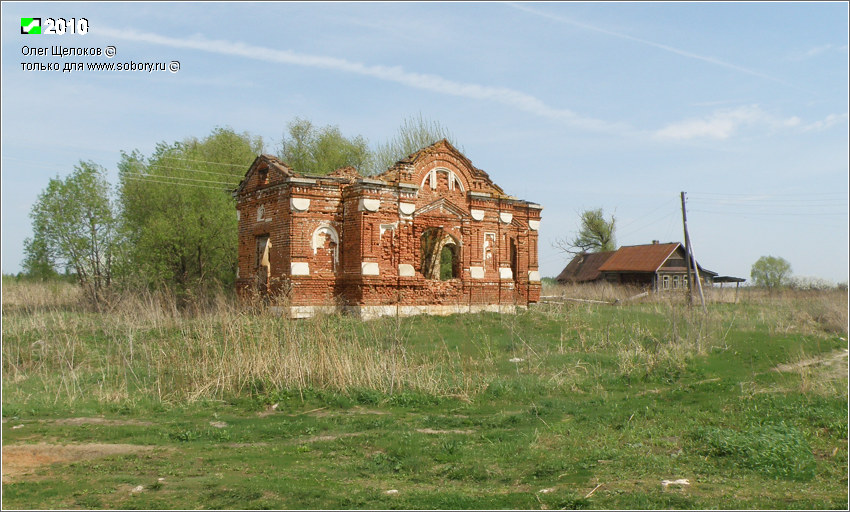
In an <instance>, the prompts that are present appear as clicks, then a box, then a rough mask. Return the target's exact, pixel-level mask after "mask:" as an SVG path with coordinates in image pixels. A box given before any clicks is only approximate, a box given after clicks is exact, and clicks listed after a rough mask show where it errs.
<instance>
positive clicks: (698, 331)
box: [2, 281, 848, 509]
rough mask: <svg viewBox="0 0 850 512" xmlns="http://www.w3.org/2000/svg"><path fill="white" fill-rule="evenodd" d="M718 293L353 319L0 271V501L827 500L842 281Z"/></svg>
mask: <svg viewBox="0 0 850 512" xmlns="http://www.w3.org/2000/svg"><path fill="white" fill-rule="evenodd" d="M730 291H731V290H724V291H722V295H723V297H719V296H717V295H718V293H717V292H720V291H719V290H712V294H709V295H710V296H709V299H710V301H709V304H708V313H707V314H705V313H703V312H702V310H701V308H699V307H695V308H688V307H687V306H686V304H685V303H684V301H683V298H682V297H681V296H669V295H668V296H651V297H648V298H643V299H639V300H636V301H622V302H620V303H619V304H618V305H615V306H612V305H604V304H596V303H580V302H567V303H564V304H543V305H538V306H535V307H533V308H532V309H530V310H529V311H527V312H522V313H519V314H516V315H496V314H477V315H455V316H450V317H415V318H404V319H396V318H385V319H380V320H376V321H370V322H360V321H357V320H355V319H352V318H347V317H339V316H321V317H317V318H313V319H309V320H300V321H290V320H286V319H282V318H279V317H276V316H274V315H271V314H268V313H266V312H264V310H263V307H262V306H252V307H246V306H244V305H243V306H240V305H236V304H233V303H232V302H231V299H229V298H226V297H218V298H211V299H208V300H207V301H206V302H205V304H204V306H203V307H199V308H198V310H197V311H195V312H193V314H191V315H188V314H182V313H180V312H178V311H177V310H176V308H175V307H174V306H173V303H174V301H173V300H171V299H170V298H169V297H167V296H163V295H154V294H152V295H147V296H141V295H134V296H127V297H124V298H123V300H121V301H116V303H115V306H114V307H113V308H112V310H111V311H109V312H107V313H100V314H97V313H92V312H90V311H88V310H87V309H86V308H85V307H83V306H82V305H81V302H80V298H79V297H78V296H77V292H76V290H75V289H74V288H73V286H70V285H67V284H58V283H57V284H40V283H38V284H37V283H22V282H15V281H4V283H3V318H2V320H3V327H2V333H3V347H2V348H3V366H2V368H3V398H2V406H3V432H2V440H3V488H2V490H3V496H2V497H3V508H4V509H5V508H29V509H32V508H36V509H42V508H46V509H55V508H121V509H148V508H153V509H175V508H188V509H197V508H219V509H221V508H223V509H233V508H240V509H241V508H247V509H293V508H300V509H303V508H307V509H315V508H335V509H339V508H346V509H351V508H353V509H364V508H365V509H397V508H400V509H404V508H419V509H470V508H475V509H565V508H566V509H580V508H589V509H658V508H676V509H754V508H759V509H846V507H847V505H848V495H847V485H848V481H847V475H848V466H847V451H848V448H847V438H848V433H847V414H848V394H847V347H848V344H847V307H848V304H847V294H846V292H844V291H837V290H836V291H819V292H782V293H776V294H772V295H768V294H765V293H757V292H754V291H747V292H746V293H742V294H741V296H740V297H739V298H738V302H737V303H735V302H734V299H730V298H729V296H728V295H729V292H730ZM545 293H547V294H550V295H567V296H574V297H578V296H581V298H585V299H599V300H610V299H612V298H619V297H615V295H616V293H617V292H616V291H615V290H610V289H608V290H598V289H597V290H591V289H583V290H576V289H570V290H563V289H556V290H548V291H547V292H545ZM602 295H605V297H601V296H602ZM683 480H687V483H685V482H684V481H683ZM664 481H668V482H673V483H666V484H665V483H664ZM676 481H679V483H675V482H676Z"/></svg>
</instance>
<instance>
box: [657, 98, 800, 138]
mask: <svg viewBox="0 0 850 512" xmlns="http://www.w3.org/2000/svg"><path fill="white" fill-rule="evenodd" d="M800 122H801V121H800V118H799V117H796V116H793V117H789V118H786V119H780V118H777V117H775V116H773V115H771V114H768V113H767V112H765V111H763V110H762V109H761V108H760V107H759V106H758V105H748V106H743V107H738V108H735V109H724V110H718V111H715V112H714V113H713V114H711V115H710V116H708V117H706V118H703V119H687V120H684V121H680V122H677V123H673V124H669V125H667V126H665V127H664V128H662V129H660V130H658V131H656V132H655V136H656V137H658V138H661V139H673V140H688V139H696V138H709V139H718V140H723V139H728V138H729V137H731V136H732V135H733V134H735V133H736V132H737V131H738V130H739V129H740V128H741V127H744V126H764V127H767V128H770V129H774V130H775V129H781V128H791V127H794V126H797V125H799V124H800Z"/></svg>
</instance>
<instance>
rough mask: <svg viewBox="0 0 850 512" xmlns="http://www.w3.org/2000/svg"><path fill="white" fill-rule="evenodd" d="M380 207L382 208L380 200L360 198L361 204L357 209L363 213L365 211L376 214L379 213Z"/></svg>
mask: <svg viewBox="0 0 850 512" xmlns="http://www.w3.org/2000/svg"><path fill="white" fill-rule="evenodd" d="M380 207H381V200H380V199H368V198H365V197H361V198H360V204H359V205H358V207H357V209H358V210H359V211H361V212H362V211H363V210H366V211H367V212H376V211H378V208H380Z"/></svg>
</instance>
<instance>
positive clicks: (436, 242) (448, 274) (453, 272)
mask: <svg viewBox="0 0 850 512" xmlns="http://www.w3.org/2000/svg"><path fill="white" fill-rule="evenodd" d="M419 241H420V244H419V252H420V258H421V259H420V267H419V268H420V270H421V272H422V275H423V276H425V278H426V279H439V280H441V281H447V280H449V279H456V278H458V277H460V244H459V243H458V241H457V239H455V238H454V237H453V236H451V235H450V234H448V233H446V232H445V231H444V230H443V229H442V228H428V229H426V230H425V231H424V232H423V233H422V236H421V237H420V239H419Z"/></svg>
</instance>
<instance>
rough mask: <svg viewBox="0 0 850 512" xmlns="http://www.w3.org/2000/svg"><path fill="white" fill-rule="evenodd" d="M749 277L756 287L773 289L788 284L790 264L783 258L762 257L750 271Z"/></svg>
mask: <svg viewBox="0 0 850 512" xmlns="http://www.w3.org/2000/svg"><path fill="white" fill-rule="evenodd" d="M750 277H751V278H752V280H753V283H755V284H756V286H763V287H765V288H768V289H771V290H772V289H775V288H778V287H780V286H782V285H785V284H787V283H788V282H789V279H790V277H791V264H790V263H788V262H787V261H786V260H785V259H783V258H778V257H774V256H762V257H761V258H759V259H758V260H756V262H755V263H753V267H752V269H750Z"/></svg>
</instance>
